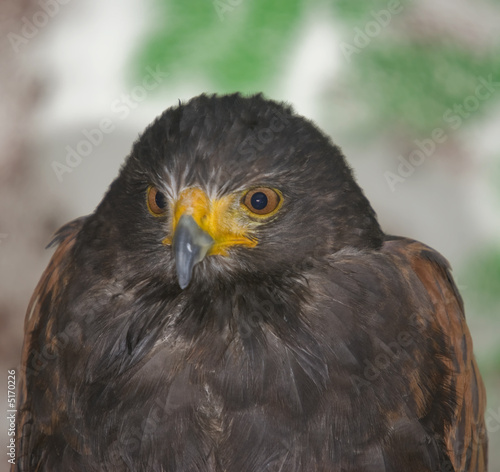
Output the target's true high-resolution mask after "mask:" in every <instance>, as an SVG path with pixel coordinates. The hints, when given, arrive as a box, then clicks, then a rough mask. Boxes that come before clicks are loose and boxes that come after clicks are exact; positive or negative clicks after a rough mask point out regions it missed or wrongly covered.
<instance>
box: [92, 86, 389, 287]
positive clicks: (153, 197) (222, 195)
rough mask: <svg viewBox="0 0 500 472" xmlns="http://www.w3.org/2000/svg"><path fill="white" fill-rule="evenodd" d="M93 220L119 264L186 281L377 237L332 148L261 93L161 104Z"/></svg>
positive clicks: (275, 273)
mask: <svg viewBox="0 0 500 472" xmlns="http://www.w3.org/2000/svg"><path fill="white" fill-rule="evenodd" d="M96 218H97V219H99V220H100V222H101V225H102V226H103V227H106V228H108V229H109V231H108V234H109V235H111V234H113V237H112V239H113V241H117V244H116V246H115V249H114V252H115V255H116V258H119V259H120V260H121V261H122V263H123V265H124V267H125V266H126V267H132V266H133V267H134V270H140V271H143V272H144V274H146V273H147V274H152V273H154V274H156V275H157V276H158V274H162V275H161V277H163V278H164V279H165V280H166V281H168V282H169V283H176V284H178V285H179V286H180V288H181V289H186V288H188V287H190V286H192V285H196V284H212V283H223V282H224V281H227V280H230V279H233V280H236V279H238V278H243V279H245V278H246V279H247V280H250V279H251V280H257V281H258V280H259V279H266V278H267V277H280V276H282V275H283V274H290V273H292V272H294V271H297V268H298V267H301V268H303V267H304V264H308V263H310V262H313V265H314V263H316V264H319V265H321V263H322V261H325V260H326V257H327V256H328V255H331V254H333V253H335V252H336V251H339V250H341V249H343V248H346V247H354V248H375V247H378V246H380V244H381V241H382V231H381V230H380V227H379V225H378V223H377V220H376V216H375V213H374V212H373V210H372V208H371V207H370V204H369V203H368V201H367V199H366V198H365V196H364V195H363V193H362V191H361V189H360V188H359V187H358V185H357V184H356V183H355V181H354V179H353V177H352V172H351V170H350V168H349V167H348V165H347V164H346V162H345V160H344V158H343V156H342V154H341V152H340V150H339V148H338V147H336V146H334V145H333V144H332V143H331V142H330V140H329V139H328V137H326V136H325V135H324V134H323V133H322V132H320V131H319V130H318V129H317V128H316V127H315V126H314V124H312V123H311V122H310V121H308V120H306V119H304V118H303V117H301V116H298V115H296V114H295V113H294V112H293V111H292V110H291V108H290V107H288V106H286V105H284V104H280V103H277V102H274V101H269V100H266V99H264V98H263V97H262V95H255V96H251V97H248V98H245V97H242V96H241V95H239V94H234V95H227V96H216V95H213V96H207V95H201V96H199V97H196V98H193V99H192V100H190V101H189V102H187V103H185V104H179V105H178V106H176V107H173V108H170V109H168V110H167V111H165V112H164V113H163V114H162V115H161V116H160V117H159V118H158V119H157V120H156V121H155V122H154V123H152V124H151V125H150V126H149V127H148V128H147V129H146V130H145V132H144V133H143V134H142V136H141V137H140V138H139V139H138V141H137V142H136V143H135V145H134V147H133V149H132V152H131V155H130V156H129V157H128V159H127V161H126V162H125V164H124V166H123V168H122V170H121V172H120V175H119V176H118V178H117V179H116V180H115V181H114V182H113V184H112V185H111V187H110V189H109V191H108V193H107V195H106V196H105V198H104V200H103V202H102V203H101V205H100V206H99V207H98V209H97V211H96ZM124 270H126V269H124Z"/></svg>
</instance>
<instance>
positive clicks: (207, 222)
mask: <svg viewBox="0 0 500 472" xmlns="http://www.w3.org/2000/svg"><path fill="white" fill-rule="evenodd" d="M240 201H241V194H232V195H226V196H224V197H222V198H220V199H213V200H212V199H210V198H209V197H208V196H207V195H206V194H205V192H203V190H201V189H200V188H197V187H192V188H187V189H185V190H183V191H182V192H181V194H180V195H179V198H178V199H177V201H176V202H175V203H174V208H173V221H172V232H171V234H172V235H173V234H174V232H175V228H176V227H177V223H178V222H179V220H180V218H181V216H182V215H191V216H192V217H193V219H194V220H195V221H196V223H197V224H198V226H199V227H200V228H201V229H202V230H204V231H205V232H207V233H208V234H209V235H210V236H211V237H212V239H213V240H214V245H213V246H212V248H211V249H210V251H209V253H208V254H209V255H222V256H226V255H227V248H228V247H230V246H237V245H239V246H246V247H255V246H256V245H257V239H256V238H255V237H252V236H250V235H249V232H250V231H251V230H252V228H254V227H255V226H257V224H258V223H256V222H254V221H252V220H251V219H250V218H248V216H247V214H246V212H243V211H242V208H241V203H240ZM171 243H172V236H169V237H167V238H165V239H164V240H163V244H171Z"/></svg>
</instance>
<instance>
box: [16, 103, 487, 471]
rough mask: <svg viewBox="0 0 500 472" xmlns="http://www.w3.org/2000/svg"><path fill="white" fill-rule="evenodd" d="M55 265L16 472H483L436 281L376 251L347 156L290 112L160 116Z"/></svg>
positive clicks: (61, 243)
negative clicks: (20, 471)
mask: <svg viewBox="0 0 500 472" xmlns="http://www.w3.org/2000/svg"><path fill="white" fill-rule="evenodd" d="M55 243H57V244H58V247H57V249H56V252H55V254H54V256H53V258H52V260H51V262H50V264H49V266H48V268H47V269H46V271H45V273H44V274H43V276H42V279H41V281H40V283H39V285H38V287H37V288H36V290H35V293H34V295H33V298H32V300H31V303H30V307H29V309H28V315H27V319H26V327H25V329H26V338H25V345H24V353H23V359H22V365H23V379H22V409H21V412H20V415H19V423H18V448H19V452H20V453H19V457H18V461H17V465H16V466H15V467H14V468H13V470H33V471H56V470H57V471H82V470H85V471H179V472H180V471H207V472H208V471H220V472H222V471H228V472H251V471H252V472H253V471H255V472H256V471H259V472H261V471H276V472H278V471H287V472H296V471H307V472H310V471H317V472H327V471H328V472H332V471H356V472H362V471H363V472H378V471H380V472H382V471H405V472H412V471H418V472H424V471H429V472H431V471H432V472H435V471H457V472H458V471H475V472H480V471H481V472H482V471H485V470H486V462H487V458H486V455H487V454H486V451H487V441H486V434H485V427H484V408H485V394H484V388H483V385H482V382H481V377H480V375H479V372H478V369H477V366H476V363H475V360H474V357H473V353H472V341H471V338H470V334H469V331H468V328H467V325H466V322H465V317H464V309H463V304H462V300H461V298H460V295H459V293H458V291H457V289H456V286H455V284H454V282H453V280H452V278H451V275H450V271H449V266H448V263H447V262H446V260H445V259H444V258H443V257H442V256H441V255H440V254H438V253H437V252H435V251H434V250H432V249H430V248H429V247H427V246H425V245H423V244H421V243H419V242H416V241H413V240H410V239H405V238H399V237H392V236H386V235H385V234H384V233H383V232H382V230H381V229H380V227H379V225H378V222H377V220H376V216H375V213H374V212H373V210H372V209H371V207H370V205H369V203H368V201H367V200H366V198H365V197H364V195H363V193H362V191H361V189H360V188H359V187H358V186H357V184H356V183H355V182H354V180H353V178H352V174H351V171H350V169H349V167H348V166H347V164H346V163H345V161H344V159H343V157H342V155H341V153H340V151H339V149H338V148H336V147H335V146H333V145H332V144H331V143H330V141H329V140H328V139H327V138H326V137H325V136H324V135H323V134H322V133H321V132H319V131H318V130H317V129H316V128H315V127H314V125H313V124H312V123H310V122H308V121H306V120H304V119H303V118H301V117H299V116H297V115H295V114H293V113H292V111H291V110H290V109H289V108H287V107H286V106H284V105H281V104H277V103H275V102H271V101H266V100H264V99H263V98H262V97H261V96H253V97H250V98H243V97H241V96H239V95H231V96H224V97H217V96H200V97H197V98H195V99H193V100H191V101H190V102H188V103H187V104H185V105H179V106H178V107H177V108H173V109H169V110H167V111H166V112H165V113H164V114H163V115H162V116H161V117H160V118H159V119H157V120H156V121H155V122H154V123H153V124H152V125H151V126H150V127H149V128H148V129H147V130H146V131H145V132H144V134H143V135H142V136H141V138H140V139H139V140H138V142H137V143H136V144H135V145H134V148H133V150H132V153H131V155H130V157H129V158H128V159H127V161H126V163H125V165H124V167H123V168H122V170H121V173H120V175H119V176H118V178H117V179H116V180H115V181H114V182H113V184H112V185H111V187H110V189H109V191H108V193H107V194H106V196H105V197H104V199H103V201H102V202H101V204H100V205H99V207H98V208H97V209H96V211H95V212H94V213H93V214H92V215H90V216H88V217H85V218H81V219H79V220H75V221H73V222H72V223H69V224H68V225H66V226H65V227H63V228H62V229H61V230H60V231H59V233H58V234H57V236H56V239H55Z"/></svg>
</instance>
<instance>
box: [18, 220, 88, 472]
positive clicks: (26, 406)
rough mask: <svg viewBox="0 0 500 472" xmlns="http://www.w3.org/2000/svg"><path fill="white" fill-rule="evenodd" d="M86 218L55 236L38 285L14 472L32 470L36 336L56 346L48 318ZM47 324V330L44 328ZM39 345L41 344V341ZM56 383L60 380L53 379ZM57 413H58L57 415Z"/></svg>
mask: <svg viewBox="0 0 500 472" xmlns="http://www.w3.org/2000/svg"><path fill="white" fill-rule="evenodd" d="M84 220H85V217H82V218H78V219H76V220H73V221H71V222H70V223H68V224H66V225H64V226H63V227H62V228H61V229H60V230H59V231H58V232H57V233H56V235H55V237H54V239H53V240H52V242H51V243H50V244H49V245H48V246H47V247H52V246H53V245H55V244H58V247H57V249H56V251H55V253H54V255H53V256H52V258H51V259H50V262H49V264H48V266H47V268H46V269H45V271H44V272H43V274H42V277H41V278H40V281H39V282H38V285H37V286H36V288H35V291H34V292H33V295H32V296H31V299H30V303H29V305H28V310H27V312H26V319H25V322H24V334H25V339H24V345H23V352H22V358H21V372H20V374H21V375H20V405H21V407H20V413H19V418H18V425H17V444H18V445H19V455H18V460H19V461H18V466H17V467H18V468H17V469H16V465H13V466H12V470H13V471H14V470H29V468H28V467H27V464H29V460H30V459H29V454H30V451H31V449H32V448H31V445H32V444H34V443H35V442H36V441H37V438H34V437H33V436H32V435H31V432H32V431H33V428H32V424H31V423H32V416H31V405H30V396H29V394H28V392H27V379H26V376H27V371H29V370H30V369H32V370H33V369H36V368H37V366H36V362H37V361H36V359H35V360H34V358H33V357H32V350H33V342H32V337H33V336H39V335H41V336H43V337H44V340H43V344H44V345H45V346H47V348H48V349H49V348H50V345H51V343H53V342H54V340H55V337H54V334H55V333H54V330H53V327H52V325H53V322H54V318H53V317H49V318H48V320H46V317H47V316H48V315H49V314H50V312H51V309H52V308H53V307H54V306H55V305H56V304H57V301H58V297H59V296H60V293H61V291H62V290H63V287H64V285H65V284H66V282H67V275H66V269H67V266H68V263H69V261H68V254H69V252H70V251H71V248H72V247H73V245H74V243H75V238H76V236H77V234H78V232H79V231H80V228H81V227H82V225H83V222H84ZM43 323H45V326H41V325H42V324H43ZM38 342H39V341H38ZM53 381H54V382H56V381H57V379H53ZM55 413H56V412H54V414H55ZM55 422H57V418H55V417H54V418H53V423H55Z"/></svg>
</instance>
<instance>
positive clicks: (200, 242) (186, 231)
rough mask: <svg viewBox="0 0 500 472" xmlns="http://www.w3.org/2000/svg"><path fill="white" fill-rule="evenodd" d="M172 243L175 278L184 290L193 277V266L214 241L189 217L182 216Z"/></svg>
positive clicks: (205, 253)
mask: <svg viewBox="0 0 500 472" xmlns="http://www.w3.org/2000/svg"><path fill="white" fill-rule="evenodd" d="M172 243H173V249H174V257H175V267H176V271H177V278H178V280H179V285H180V287H181V288H182V289H185V288H186V287H187V286H188V285H189V282H190V281H191V277H192V276H193V268H194V266H195V265H196V264H198V262H201V261H202V260H203V259H204V257H205V256H206V255H207V253H208V251H209V250H210V248H211V247H212V246H213V244H214V240H213V238H212V237H211V236H210V235H209V234H208V233H207V232H206V231H203V230H202V229H201V228H200V227H199V226H198V224H197V223H196V221H195V220H194V218H193V217H192V216H191V215H182V216H181V218H180V220H179V222H178V223H177V227H176V229H175V234H174V238H173V241H172Z"/></svg>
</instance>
